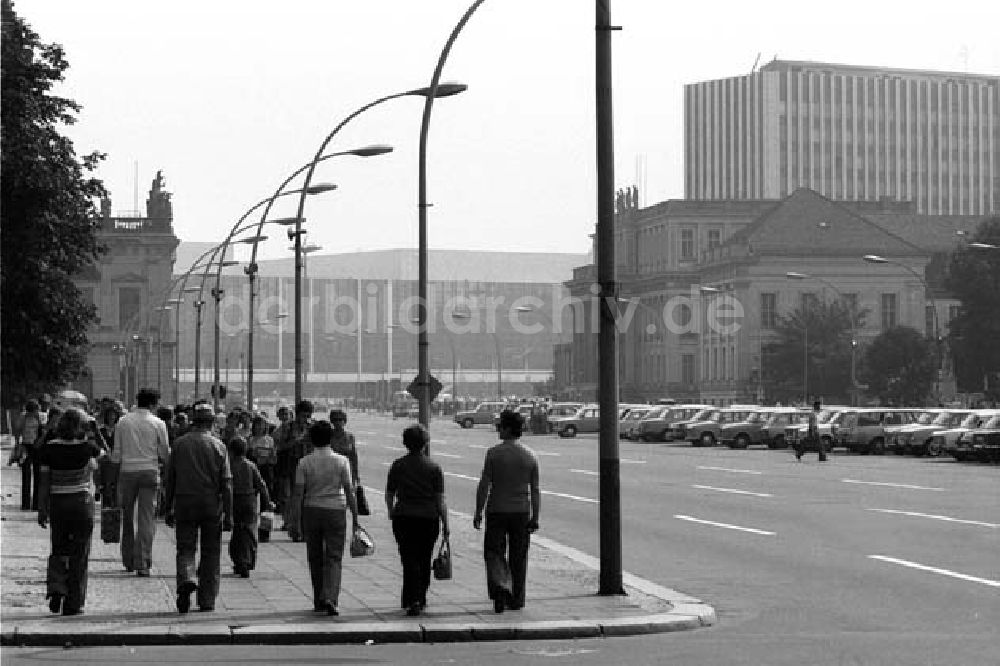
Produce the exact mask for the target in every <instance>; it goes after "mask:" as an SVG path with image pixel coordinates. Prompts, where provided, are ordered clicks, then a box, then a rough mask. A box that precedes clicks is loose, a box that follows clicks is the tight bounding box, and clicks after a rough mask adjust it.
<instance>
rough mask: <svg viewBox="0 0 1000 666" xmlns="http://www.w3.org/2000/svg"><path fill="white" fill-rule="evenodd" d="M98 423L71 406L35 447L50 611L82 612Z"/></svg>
mask: <svg viewBox="0 0 1000 666" xmlns="http://www.w3.org/2000/svg"><path fill="white" fill-rule="evenodd" d="M98 432H99V431H98V425H97V422H96V421H94V420H93V419H91V418H90V417H89V416H88V415H87V414H86V413H85V412H84V411H83V410H81V409H78V408H75V407H71V408H69V409H68V410H66V412H65V413H63V414H62V416H61V417H60V418H59V421H58V424H57V426H56V428H55V438H54V439H52V440H50V441H48V442H47V443H46V444H44V445H42V446H41V447H39V449H38V451H37V452H36V456H35V457H36V459H37V461H38V463H39V465H40V474H39V480H40V483H39V487H38V495H39V497H38V500H39V501H38V524H39V525H41V526H42V527H45V526H46V525H47V524H48V523H49V522H50V521H51V523H52V529H51V531H50V536H51V542H52V550H51V554H50V555H49V560H48V567H47V572H46V594H45V596H46V598H47V599H48V600H49V610H50V611H52V612H53V613H58V612H60V611H62V614H63V615H77V614H79V613H81V612H83V606H84V604H85V603H86V601H87V567H88V563H89V559H90V539H91V536H92V534H93V532H94V495H93V490H94V483H93V479H94V472H95V470H97V469H98V464H97V459H98V458H100V457H101V456H102V455H104V449H103V447H102V446H101V445H100V440H99V439H98Z"/></svg>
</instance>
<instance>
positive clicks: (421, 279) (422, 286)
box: [416, 0, 484, 427]
mask: <svg viewBox="0 0 1000 666" xmlns="http://www.w3.org/2000/svg"><path fill="white" fill-rule="evenodd" d="M483 2H484V0H475V2H473V3H472V4H471V5H470V6H469V8H468V9H466V10H465V14H463V15H462V18H461V19H460V20H459V21H458V23H457V24H456V25H455V27H454V29H452V31H451V35H449V36H448V40H447V41H446V42H445V44H444V48H442V49H441V53H440V55H439V56H438V61H437V65H436V66H435V67H434V74H433V75H432V76H431V83H430V85H429V86H428V87H427V89H428V91H429V92H428V94H427V95H426V96H425V97H424V113H423V115H422V116H421V119H420V147H419V151H418V158H417V161H418V168H417V300H418V305H417V319H418V321H419V328H418V329H417V382H416V383H417V386H419V387H420V389H421V390H420V396H419V401H418V404H419V421H420V423H422V424H423V425H424V426H427V427H429V426H430V419H431V396H430V373H429V372H428V368H427V362H428V359H427V352H428V347H429V346H430V342H429V341H428V339H427V206H428V204H427V132H428V130H429V129H430V124H431V108H432V107H433V105H434V98H435V97H441V96H443V95H442V94H440V93H439V90H440V89H442V88H445V87H446V86H447V84H444V85H439V84H438V82H439V81H440V80H441V70H442V69H443V68H444V63H445V61H446V60H447V59H448V54H449V53H450V52H451V46H452V44H454V43H455V40H456V39H457V38H458V35H459V33H460V32H462V28H464V27H465V24H466V23H468V21H469V19H470V18H471V17H472V15H473V13H475V11H476V10H477V9H479V6H480V5H481V4H483ZM463 90H465V86H462V85H459V87H458V88H457V89H456V90H455V91H454V92H455V93H458V92H462V91H463ZM452 94H454V93H452Z"/></svg>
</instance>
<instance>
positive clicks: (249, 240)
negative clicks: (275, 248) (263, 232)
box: [236, 236, 267, 245]
mask: <svg viewBox="0 0 1000 666" xmlns="http://www.w3.org/2000/svg"><path fill="white" fill-rule="evenodd" d="M266 240H267V236H247V237H246V238H240V239H239V240H237V241H236V242H237V243H246V244H247V245H253V244H256V243H260V242H263V241H266Z"/></svg>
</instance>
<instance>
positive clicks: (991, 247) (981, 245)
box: [969, 243, 1000, 250]
mask: <svg viewBox="0 0 1000 666" xmlns="http://www.w3.org/2000/svg"><path fill="white" fill-rule="evenodd" d="M969 247H971V248H975V249H977V250H998V249H1000V245H992V244H990V243H969Z"/></svg>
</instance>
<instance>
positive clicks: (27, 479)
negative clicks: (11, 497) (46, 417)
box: [7, 399, 43, 511]
mask: <svg viewBox="0 0 1000 666" xmlns="http://www.w3.org/2000/svg"><path fill="white" fill-rule="evenodd" d="M42 429H43V426H42V418H41V415H40V414H39V413H38V401H37V400H34V399H31V400H28V401H27V402H26V403H24V412H22V413H21V420H20V423H19V425H18V429H17V432H16V433H15V434H14V437H15V442H14V450H13V451H11V454H10V459H9V460H8V461H7V464H8V465H14V464H17V465H20V467H21V510H22V511H30V510H31V504H32V497H33V496H34V495H37V492H33V490H37V487H38V477H37V476H36V474H35V467H36V465H37V463H36V461H35V445H36V444H40V443H41V441H40V440H41V435H42Z"/></svg>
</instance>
